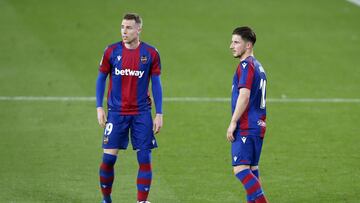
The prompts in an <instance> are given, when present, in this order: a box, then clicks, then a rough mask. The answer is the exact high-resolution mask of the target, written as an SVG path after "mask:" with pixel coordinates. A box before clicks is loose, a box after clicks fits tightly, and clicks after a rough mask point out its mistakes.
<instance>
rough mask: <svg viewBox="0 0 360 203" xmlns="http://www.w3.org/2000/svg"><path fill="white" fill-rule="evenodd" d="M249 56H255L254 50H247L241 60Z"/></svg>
mask: <svg viewBox="0 0 360 203" xmlns="http://www.w3.org/2000/svg"><path fill="white" fill-rule="evenodd" d="M249 56H254V52H253V51H250V52H245V53H244V54H243V55H242V56H241V57H240V61H243V60H245V59H246V58H247V57H249Z"/></svg>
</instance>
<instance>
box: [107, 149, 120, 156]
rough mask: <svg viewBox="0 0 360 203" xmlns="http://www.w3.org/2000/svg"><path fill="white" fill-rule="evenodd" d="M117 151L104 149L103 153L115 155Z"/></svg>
mask: <svg viewBox="0 0 360 203" xmlns="http://www.w3.org/2000/svg"><path fill="white" fill-rule="evenodd" d="M118 152H119V150H118V149H104V153H105V154H111V155H117V154H118Z"/></svg>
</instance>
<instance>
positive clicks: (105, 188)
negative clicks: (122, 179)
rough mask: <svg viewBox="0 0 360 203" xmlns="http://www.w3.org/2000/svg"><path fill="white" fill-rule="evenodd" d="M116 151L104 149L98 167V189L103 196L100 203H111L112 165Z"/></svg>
mask: <svg viewBox="0 0 360 203" xmlns="http://www.w3.org/2000/svg"><path fill="white" fill-rule="evenodd" d="M118 152H119V150H118V149H104V154H103V160H102V163H101V165H100V172H99V175H100V187H101V192H102V194H103V201H102V203H111V202H112V200H111V191H112V184H113V182H114V165H115V162H116V158H117V154H118Z"/></svg>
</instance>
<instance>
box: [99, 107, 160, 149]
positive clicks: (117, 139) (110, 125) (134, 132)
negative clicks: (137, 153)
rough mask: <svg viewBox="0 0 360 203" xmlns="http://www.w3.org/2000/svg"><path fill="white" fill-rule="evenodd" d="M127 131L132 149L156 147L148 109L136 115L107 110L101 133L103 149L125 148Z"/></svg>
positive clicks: (127, 140)
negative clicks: (105, 121)
mask: <svg viewBox="0 0 360 203" xmlns="http://www.w3.org/2000/svg"><path fill="white" fill-rule="evenodd" d="M129 133H130V137H131V144H132V146H133V149H134V150H138V149H142V150H144V149H153V148H156V147H157V143H156V139H155V136H154V132H153V121H152V117H151V112H150V111H146V112H141V113H140V114H138V115H120V114H119V112H111V111H109V112H108V120H107V123H106V127H105V129H104V135H103V143H102V147H103V149H127V146H128V144H129Z"/></svg>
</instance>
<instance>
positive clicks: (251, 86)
mask: <svg viewBox="0 0 360 203" xmlns="http://www.w3.org/2000/svg"><path fill="white" fill-rule="evenodd" d="M255 42H256V35H255V32H254V31H253V30H252V29H251V28H249V27H238V28H236V29H235V30H234V31H233V33H232V39H231V45H230V49H231V50H232V54H233V56H234V57H235V58H238V59H239V60H240V63H239V65H238V66H237V69H236V72H235V75H234V78H233V83H232V97H231V108H232V118H231V121H230V125H229V127H228V129H227V135H226V136H227V140H228V141H229V142H231V154H232V165H233V169H234V174H235V176H236V177H237V178H238V179H239V181H241V183H242V184H243V186H244V188H245V190H246V194H247V202H248V203H266V202H268V201H267V199H266V197H265V194H264V192H263V189H262V187H261V184H260V181H259V171H258V170H259V169H258V164H259V159H260V153H261V148H262V144H263V139H264V135H265V129H266V123H265V120H266V105H265V99H266V94H265V93H266V74H265V71H264V69H263V67H262V65H261V64H260V63H259V61H257V60H256V59H255V57H254V53H253V47H254V44H255Z"/></svg>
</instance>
